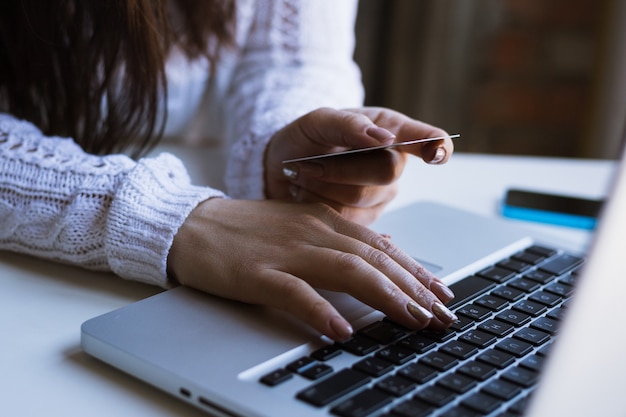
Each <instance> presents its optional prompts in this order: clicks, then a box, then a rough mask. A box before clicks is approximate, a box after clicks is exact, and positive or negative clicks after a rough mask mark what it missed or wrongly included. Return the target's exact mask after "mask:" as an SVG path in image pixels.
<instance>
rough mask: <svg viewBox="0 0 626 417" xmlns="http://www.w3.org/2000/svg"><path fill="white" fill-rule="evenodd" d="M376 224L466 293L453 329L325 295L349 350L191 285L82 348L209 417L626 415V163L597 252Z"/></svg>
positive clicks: (401, 215) (121, 316)
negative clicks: (426, 327)
mask: <svg viewBox="0 0 626 417" xmlns="http://www.w3.org/2000/svg"><path fill="white" fill-rule="evenodd" d="M415 219H429V220H428V221H426V222H419V224H418V222H416V221H415ZM441 225H446V227H445V228H442V227H441ZM373 228H374V229H375V230H379V231H381V232H385V233H388V234H390V235H391V236H392V238H393V240H394V242H395V243H396V244H398V245H399V246H400V247H402V248H403V249H404V250H405V251H406V252H407V253H409V254H411V255H412V256H414V257H415V258H416V259H418V260H419V261H420V262H422V263H423V264H424V265H425V266H427V267H429V268H430V269H431V270H432V271H434V272H435V273H436V274H437V275H438V276H439V277H442V278H443V279H444V281H445V282H446V283H448V284H449V285H450V286H451V288H452V289H453V290H454V291H455V292H456V294H457V298H456V299H455V300H453V301H452V304H451V305H450V308H451V309H452V310H453V311H455V312H456V314H457V315H458V316H459V321H457V322H456V323H454V325H453V326H452V328H451V329H449V330H448V331H446V332H442V333H434V332H428V331H421V332H413V331H410V330H409V329H405V328H403V327H401V326H399V325H397V324H396V323H393V322H391V321H390V320H388V319H386V318H385V317H384V315H383V314H382V313H381V312H378V311H374V310H372V309H371V308H369V307H368V306H366V305H364V304H362V303H360V302H358V301H357V300H355V299H353V298H351V297H350V296H347V295H345V294H339V293H332V292H324V293H323V294H324V295H325V296H326V297H327V298H328V299H329V300H331V302H333V304H335V305H336V306H337V308H338V309H339V311H341V312H342V314H344V315H345V317H346V318H348V319H349V320H350V321H351V322H352V323H353V326H354V328H355V329H358V331H357V332H356V334H355V336H354V338H353V339H351V340H350V341H348V342H345V343H341V344H337V343H333V342H332V341H330V340H329V339H327V338H325V337H323V336H321V335H319V334H317V333H316V332H314V331H313V330H311V329H310V328H308V327H307V326H305V325H303V324H302V323H300V322H298V321H297V320H295V319H293V318H292V317H290V316H288V315H286V314H284V313H282V312H279V311H275V310H272V309H268V308H264V307H259V306H252V305H247V304H242V303H238V302H234V301H230V300H225V299H221V298H218V297H214V296H211V295H208V294H203V293H200V292H197V291H194V290H192V289H189V288H185V287H179V288H175V289H172V290H168V291H165V292H163V293H160V294H158V295H155V296H153V297H150V298H147V299H145V300H141V301H139V302H136V303H133V304H130V305H128V306H125V307H123V308H120V309H118V310H115V311H113V312H110V313H107V314H104V315H102V316H99V317H96V318H93V319H91V320H88V321H86V322H85V323H84V324H83V325H82V328H81V344H82V348H83V349H84V351H85V352H87V353H88V354H89V355H92V356H94V357H96V358H98V359H100V360H102V361H104V362H106V363H108V364H110V365H112V366H114V367H116V368H119V369H120V370H122V371H124V372H126V373H128V374H130V375H132V376H134V377H136V378H139V379H141V380H143V381H145V382H147V383H149V384H151V385H154V386H156V387H158V388H160V389H162V390H163V391H165V392H167V393H169V394H171V395H173V396H175V397H177V398H179V399H180V400H182V401H185V402H188V403H190V404H192V405H194V406H196V407H198V408H199V409H200V410H203V411H205V412H207V413H208V414H209V415H217V416H231V417H232V416H258V417H270V416H271V417H279V416H298V417H308V416H310V417H313V416H335V415H336V416H354V417H361V416H363V417H365V416H368V417H369V416H372V417H407V416H409V417H411V416H476V415H484V416H503V417H504V416H518V415H525V416H532V417H537V416H557V415H559V416H591V415H601V416H626V398H625V396H624V394H623V392H622V391H623V390H624V387H626V359H625V358H624V353H625V352H626V347H625V346H624V343H623V342H622V341H624V340H626V339H625V338H624V336H623V335H622V332H623V331H624V330H623V327H624V326H623V318H624V316H625V314H624V313H623V308H622V307H621V303H622V302H623V299H624V294H625V293H626V267H625V266H624V262H622V258H623V257H624V254H625V252H626V171H625V169H624V167H623V166H622V167H621V169H620V171H619V173H618V175H617V180H616V182H615V185H614V191H613V195H612V196H611V197H610V199H609V201H608V203H607V206H605V208H604V210H603V214H602V219H601V221H600V223H599V226H598V228H597V230H596V234H595V237H594V243H593V245H592V248H591V252H590V253H589V254H588V255H587V254H585V253H583V252H582V248H577V247H569V246H568V245H567V243H566V242H553V241H550V239H543V238H541V237H539V238H537V237H534V236H533V235H532V233H529V232H528V231H527V230H526V229H524V228H523V227H521V226H518V225H517V224H512V223H510V222H505V221H502V220H499V219H494V218H483V217H480V216H477V215H475V214H471V213H469V212H465V211H463V210H458V209H456V208H451V207H447V206H443V205H440V204H435V203H429V202H420V203H416V204H413V205H410V206H408V207H405V208H402V209H399V210H396V211H392V212H389V213H387V214H385V215H384V216H382V217H381V219H380V220H379V221H377V222H376V223H375V224H374V226H373Z"/></svg>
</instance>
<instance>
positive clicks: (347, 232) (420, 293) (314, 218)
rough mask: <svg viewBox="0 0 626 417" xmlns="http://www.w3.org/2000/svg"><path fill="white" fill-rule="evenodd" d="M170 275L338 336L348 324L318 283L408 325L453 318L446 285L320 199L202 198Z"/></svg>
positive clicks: (173, 253) (440, 324)
mask: <svg viewBox="0 0 626 417" xmlns="http://www.w3.org/2000/svg"><path fill="white" fill-rule="evenodd" d="M168 273H169V274H170V275H171V276H172V277H173V278H175V279H177V280H178V281H179V282H180V283H181V284H183V285H187V286H190V287H194V288H196V289H199V290H202V291H205V292H208V293H212V294H215V295H219V296H222V297H227V298H231V299H235V300H239V301H243V302H248V303H253V304H261V305H266V306H270V307H275V308H278V309H281V310H285V311H287V312H289V313H291V314H292V315H294V316H295V317H297V318H299V319H301V320H303V321H304V322H306V323H308V324H309V325H311V326H312V327H313V328H315V329H316V330H318V331H319V332H321V333H322V334H324V335H326V336H328V337H330V338H332V339H335V340H345V339H347V338H348V337H350V335H351V334H352V327H351V326H350V323H348V321H347V320H346V319H345V318H343V317H342V316H341V315H340V314H339V313H338V312H337V310H336V309H335V308H334V307H333V306H332V305H331V304H330V303H329V302H328V301H327V300H326V299H324V298H323V297H322V296H321V295H320V294H318V292H317V291H315V289H316V288H318V289H326V290H332V291H339V292H346V293H349V294H351V295H352V296H354V297H355V298H357V299H359V300H361V301H362V302H364V303H366V304H368V305H370V306H372V307H374V308H376V309H378V310H380V311H382V312H383V313H385V314H386V315H387V316H388V317H389V318H390V319H392V320H394V321H396V322H397V323H399V324H402V325H404V326H407V327H410V328H415V329H419V328H424V327H427V326H430V327H431V328H435V329H443V328H445V327H447V326H449V325H450V324H451V323H452V322H454V321H455V320H456V317H455V315H454V314H453V313H452V312H450V311H449V310H448V309H447V308H446V307H445V306H444V304H445V303H446V302H448V301H450V300H451V299H452V298H453V294H452V292H451V291H450V290H449V289H448V287H447V286H445V284H443V282H441V281H440V280H439V279H438V278H436V277H435V276H433V275H432V274H431V273H430V272H429V271H427V270H426V269H425V268H424V267H422V265H420V264H419V263H418V262H417V261H415V260H414V259H413V258H412V257H410V256H408V255H407V254H405V253H404V252H402V251H401V250H400V249H398V248H397V247H396V246H395V245H394V244H393V243H392V242H391V241H390V240H389V239H387V238H385V237H383V236H381V235H380V234H378V233H376V232H374V231H372V230H370V229H368V228H366V227H364V226H360V225H358V224H356V223H354V222H351V221H349V220H346V219H345V218H343V217H342V216H341V215H339V214H338V213H337V212H336V211H335V210H333V209H331V208H330V207H328V206H325V205H323V204H318V203H313V204H295V203H288V202H280V201H273V200H263V201H248V200H229V199H221V198H214V199H209V200H206V201H204V202H203V203H201V204H200V205H199V206H198V207H196V209H194V211H192V213H191V214H190V216H189V217H188V218H187V220H186V221H185V223H184V224H183V225H182V227H181V228H180V230H179V231H178V233H177V235H176V236H175V238H174V242H173V245H172V248H171V250H170V254H169V257H168Z"/></svg>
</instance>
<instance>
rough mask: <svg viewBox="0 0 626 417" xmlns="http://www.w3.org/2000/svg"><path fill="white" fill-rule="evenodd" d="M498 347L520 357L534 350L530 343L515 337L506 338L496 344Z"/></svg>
mask: <svg viewBox="0 0 626 417" xmlns="http://www.w3.org/2000/svg"><path fill="white" fill-rule="evenodd" d="M496 349H499V350H502V351H504V352H507V353H510V354H512V355H514V356H517V357H518V358H520V357H522V356H524V355H527V354H528V353H530V352H531V351H532V350H533V347H532V345H531V344H530V343H527V342H524V341H522V340H517V339H513V338H510V337H509V338H506V339H504V340H502V341H501V342H500V343H498V344H497V345H496Z"/></svg>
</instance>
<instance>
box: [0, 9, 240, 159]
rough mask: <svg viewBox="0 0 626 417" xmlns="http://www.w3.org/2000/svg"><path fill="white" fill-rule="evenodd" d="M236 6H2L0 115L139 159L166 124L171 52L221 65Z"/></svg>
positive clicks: (85, 145)
mask: <svg viewBox="0 0 626 417" xmlns="http://www.w3.org/2000/svg"><path fill="white" fill-rule="evenodd" d="M234 2H235V0H169V1H168V0H47V1H44V2H42V1H40V0H2V1H0V111H3V112H9V113H11V114H13V115H15V116H17V117H20V118H24V119H26V120H29V121H30V122H32V123H34V124H35V125H37V126H38V127H39V128H40V129H42V131H43V132H44V133H46V134H49V135H59V136H70V137H72V138H74V140H76V142H78V144H79V145H81V146H82V147H83V149H85V151H87V152H90V153H95V154H108V153H112V152H118V151H128V152H129V153H130V154H131V155H133V156H134V157H137V156H139V155H141V154H142V153H143V152H145V151H146V150H147V149H149V148H150V147H151V146H153V145H154V144H155V142H156V140H158V137H159V136H160V135H161V133H162V131H163V128H164V125H165V121H166V115H165V114H159V108H162V109H165V106H159V104H160V100H166V97H167V83H166V79H165V61H166V59H167V55H168V52H169V50H170V48H171V47H172V46H174V45H176V46H177V47H180V48H181V49H182V50H183V51H184V52H185V53H186V55H187V56H188V57H189V58H197V57H199V56H201V55H205V56H206V57H207V58H208V59H209V62H210V63H211V65H212V66H214V65H215V63H216V61H217V60H218V59H219V54H220V50H222V49H223V47H224V46H227V45H228V46H231V45H232V44H233V43H234V21H235V16H234V15H235V4H234ZM173 14H176V17H177V19H178V24H173V22H172V16H173Z"/></svg>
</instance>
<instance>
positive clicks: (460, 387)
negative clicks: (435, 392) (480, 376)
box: [437, 372, 478, 394]
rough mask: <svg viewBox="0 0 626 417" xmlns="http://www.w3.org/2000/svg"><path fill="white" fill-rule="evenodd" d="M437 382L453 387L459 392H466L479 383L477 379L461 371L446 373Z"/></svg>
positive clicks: (449, 387) (453, 389) (443, 385)
mask: <svg viewBox="0 0 626 417" xmlns="http://www.w3.org/2000/svg"><path fill="white" fill-rule="evenodd" d="M437 384H438V385H440V386H442V387H446V388H448V389H451V390H452V391H454V392H456V393H458V394H464V393H466V392H467V391H469V390H471V389H472V388H474V387H475V386H476V385H477V384H478V383H477V382H476V380H475V379H473V378H470V377H469V376H465V375H462V374H459V373H456V372H455V373H452V374H448V375H445V376H444V377H442V378H441V379H439V380H438V381H437Z"/></svg>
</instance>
